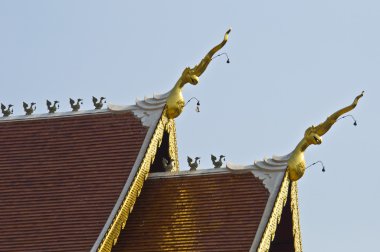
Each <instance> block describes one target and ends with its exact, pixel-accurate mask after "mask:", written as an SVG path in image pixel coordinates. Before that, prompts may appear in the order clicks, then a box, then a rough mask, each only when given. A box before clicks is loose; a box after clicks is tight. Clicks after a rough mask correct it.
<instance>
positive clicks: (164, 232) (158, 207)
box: [112, 173, 269, 252]
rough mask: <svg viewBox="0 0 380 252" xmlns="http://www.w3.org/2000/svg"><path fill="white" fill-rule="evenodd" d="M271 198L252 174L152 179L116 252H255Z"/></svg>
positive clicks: (116, 247) (149, 180)
mask: <svg viewBox="0 0 380 252" xmlns="http://www.w3.org/2000/svg"><path fill="white" fill-rule="evenodd" d="M268 197H269V192H268V191H267V189H266V188H265V187H264V185H263V183H262V182H261V181H260V180H259V179H257V178H256V177H254V175H253V174H252V173H245V174H231V173H209V174H197V175H194V176H191V175H190V176H179V177H177V176H172V175H168V176H165V177H162V178H153V177H152V178H149V179H148V180H147V181H146V182H145V184H144V187H143V190H142V192H141V195H140V197H139V199H138V200H137V203H136V205H135V207H134V210H133V212H132V214H131V215H130V217H129V218H128V221H127V224H126V227H125V229H124V231H123V232H122V233H121V235H120V237H119V241H118V243H117V244H116V246H115V247H114V249H113V250H112V252H127V251H133V252H138V251H149V252H153V251H208V252H211V251H215V252H223V251H234V252H238V251H245V252H246V251H249V249H250V248H251V246H252V243H253V239H254V237H255V233H256V231H257V228H258V226H259V223H260V221H261V218H262V215H263V212H264V209H265V206H266V203H267V201H268Z"/></svg>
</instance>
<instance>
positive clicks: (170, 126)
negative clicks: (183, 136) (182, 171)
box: [166, 119, 179, 171]
mask: <svg viewBox="0 0 380 252" xmlns="http://www.w3.org/2000/svg"><path fill="white" fill-rule="evenodd" d="M166 131H167V132H169V156H170V158H171V159H173V160H175V162H174V167H173V170H172V171H179V160H178V147H177V136H176V128H175V122H174V119H169V120H168V123H167V124H166Z"/></svg>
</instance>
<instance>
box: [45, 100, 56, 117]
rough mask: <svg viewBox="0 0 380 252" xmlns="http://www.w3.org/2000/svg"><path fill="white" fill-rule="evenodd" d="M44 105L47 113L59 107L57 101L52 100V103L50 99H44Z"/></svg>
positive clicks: (53, 111)
mask: <svg viewBox="0 0 380 252" xmlns="http://www.w3.org/2000/svg"><path fill="white" fill-rule="evenodd" d="M46 106H47V108H48V111H49V114H53V113H55V112H56V111H57V109H59V101H54V104H53V103H52V102H51V101H49V100H46Z"/></svg>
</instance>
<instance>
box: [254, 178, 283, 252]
mask: <svg viewBox="0 0 380 252" xmlns="http://www.w3.org/2000/svg"><path fill="white" fill-rule="evenodd" d="M289 183H290V180H289V174H288V171H286V172H285V176H284V179H283V181H282V184H281V187H280V190H279V192H278V195H277V198H276V201H275V203H274V206H273V210H272V214H271V216H270V218H269V221H268V224H267V226H266V228H265V231H264V234H263V237H262V238H261V241H260V245H259V247H258V249H257V251H258V252H268V251H269V248H270V244H271V242H272V241H273V239H274V236H275V234H276V229H277V225H278V224H279V223H280V220H281V214H282V209H283V208H284V206H285V204H286V200H287V198H288V192H289Z"/></svg>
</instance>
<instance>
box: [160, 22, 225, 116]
mask: <svg viewBox="0 0 380 252" xmlns="http://www.w3.org/2000/svg"><path fill="white" fill-rule="evenodd" d="M230 31H231V29H229V30H228V31H227V32H226V34H225V35H224V39H223V41H222V42H221V43H220V44H218V45H217V46H215V47H214V48H212V49H211V50H210V51H209V52H208V53H207V54H206V56H205V57H204V58H203V59H202V61H201V62H200V63H199V64H198V65H196V66H195V67H193V68H190V67H186V68H185V70H183V72H182V75H181V77H180V78H179V80H178V81H177V83H176V84H175V86H174V88H173V89H172V91H171V92H170V95H169V97H168V100H167V101H166V107H167V110H166V113H167V117H168V118H170V119H173V118H176V117H178V116H179V115H180V114H181V112H182V110H183V107H184V106H185V100H184V99H183V96H182V87H183V86H184V85H185V84H187V83H190V84H192V85H197V84H198V81H199V79H198V77H199V76H201V75H202V73H203V72H204V71H205V70H206V68H207V66H208V64H209V63H210V62H211V60H212V56H213V55H214V54H215V53H216V52H217V51H219V50H220V49H222V47H223V46H224V45H225V44H226V43H227V40H228V34H229V33H230Z"/></svg>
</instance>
